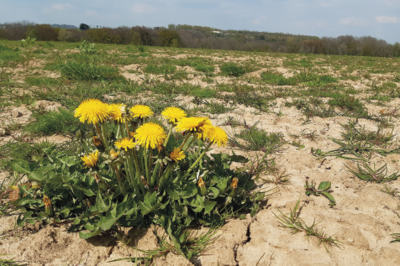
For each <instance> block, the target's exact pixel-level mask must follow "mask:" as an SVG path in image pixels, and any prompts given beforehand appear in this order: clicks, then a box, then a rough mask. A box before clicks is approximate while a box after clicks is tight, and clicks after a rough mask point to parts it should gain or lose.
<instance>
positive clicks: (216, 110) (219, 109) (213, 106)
mask: <svg viewBox="0 0 400 266" xmlns="http://www.w3.org/2000/svg"><path fill="white" fill-rule="evenodd" d="M231 110H232V108H230V107H227V106H226V105H225V104H220V103H216V102H211V103H210V104H209V105H208V107H207V112H209V113H210V114H213V115H215V114H223V113H227V112H229V111H231Z"/></svg>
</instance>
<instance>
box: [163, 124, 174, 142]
mask: <svg viewBox="0 0 400 266" xmlns="http://www.w3.org/2000/svg"><path fill="white" fill-rule="evenodd" d="M173 128H174V125H171V127H170V129H169V132H168V136H167V138H166V139H165V141H164V147H167V144H168V140H169V137H171V134H172V129H173Z"/></svg>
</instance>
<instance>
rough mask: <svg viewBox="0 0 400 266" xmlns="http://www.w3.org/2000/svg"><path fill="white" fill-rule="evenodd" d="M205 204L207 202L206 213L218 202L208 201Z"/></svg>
mask: <svg viewBox="0 0 400 266" xmlns="http://www.w3.org/2000/svg"><path fill="white" fill-rule="evenodd" d="M205 204H206V207H205V210H204V214H208V213H210V212H211V211H212V210H213V209H214V207H215V205H216V204H217V202H216V201H206V202H205Z"/></svg>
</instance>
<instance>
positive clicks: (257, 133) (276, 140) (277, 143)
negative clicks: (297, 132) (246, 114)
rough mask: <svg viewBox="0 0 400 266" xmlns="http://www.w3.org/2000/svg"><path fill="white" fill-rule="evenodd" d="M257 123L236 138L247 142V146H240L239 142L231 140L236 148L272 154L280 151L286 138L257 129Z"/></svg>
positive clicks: (279, 134)
mask: <svg viewBox="0 0 400 266" xmlns="http://www.w3.org/2000/svg"><path fill="white" fill-rule="evenodd" d="M257 124H258V123H255V124H254V125H253V126H252V127H251V128H249V129H244V130H242V131H241V132H240V133H239V134H236V135H235V137H237V138H241V139H243V140H245V141H246V142H247V143H246V144H240V143H239V142H238V141H237V140H235V139H233V140H231V143H232V144H234V145H235V146H239V147H241V148H244V149H246V150H252V151H264V152H266V153H272V152H274V151H276V150H277V149H279V147H281V146H282V144H283V143H284V138H283V135H282V134H281V133H268V132H266V131H265V130H263V129H259V128H257V127H256V125H257Z"/></svg>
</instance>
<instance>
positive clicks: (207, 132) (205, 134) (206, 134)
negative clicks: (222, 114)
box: [198, 124, 215, 140]
mask: <svg viewBox="0 0 400 266" xmlns="http://www.w3.org/2000/svg"><path fill="white" fill-rule="evenodd" d="M214 129H215V127H214V126H213V125H211V124H206V125H204V126H203V130H202V132H201V133H199V134H198V138H199V139H203V140H206V138H210V136H212V134H213V132H214Z"/></svg>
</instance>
